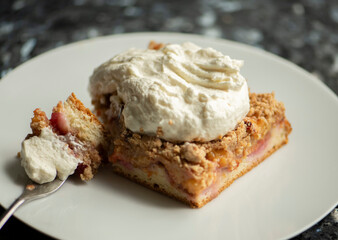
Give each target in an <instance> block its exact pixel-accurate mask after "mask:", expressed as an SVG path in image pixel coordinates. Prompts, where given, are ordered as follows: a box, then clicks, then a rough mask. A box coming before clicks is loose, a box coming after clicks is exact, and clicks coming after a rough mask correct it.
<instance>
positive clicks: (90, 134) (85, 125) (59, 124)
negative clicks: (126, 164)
mask: <svg viewBox="0 0 338 240" xmlns="http://www.w3.org/2000/svg"><path fill="white" fill-rule="evenodd" d="M30 126H31V129H32V134H29V135H28V136H27V137H26V139H25V140H24V141H23V142H22V150H21V152H20V156H21V158H22V161H21V165H22V166H23V167H24V168H25V171H26V173H27V175H28V176H29V178H30V179H32V180H33V181H35V182H37V183H40V184H42V183H46V182H50V181H53V180H54V178H55V177H56V176H57V177H59V178H60V179H61V180H64V179H66V178H67V177H68V176H69V175H71V174H73V173H74V172H76V173H77V174H78V175H79V176H80V178H81V179H82V180H90V179H91V178H93V175H94V174H95V173H96V172H97V170H98V168H99V166H100V165H101V162H102V160H103V159H104V158H105V155H106V152H105V149H106V148H107V135H106V132H105V130H104V127H103V125H102V124H101V123H100V121H99V120H98V119H97V118H96V116H95V115H94V114H93V113H92V112H91V111H90V110H89V109H88V108H86V107H85V106H84V105H83V104H82V102H81V101H80V100H78V99H77V98H76V96H75V94H74V93H72V94H71V95H70V96H69V97H68V99H67V100H66V101H65V102H64V103H63V102H61V101H60V102H59V103H58V104H57V106H55V107H54V108H53V112H52V115H51V118H50V119H48V118H47V116H46V113H45V112H43V111H42V110H40V109H39V108H37V109H35V110H34V116H33V118H32V121H31V124H30Z"/></svg>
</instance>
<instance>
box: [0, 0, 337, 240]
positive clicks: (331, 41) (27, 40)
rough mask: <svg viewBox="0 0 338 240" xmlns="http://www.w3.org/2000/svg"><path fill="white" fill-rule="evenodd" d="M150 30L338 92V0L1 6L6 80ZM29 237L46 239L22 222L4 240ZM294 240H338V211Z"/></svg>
mask: <svg viewBox="0 0 338 240" xmlns="http://www.w3.org/2000/svg"><path fill="white" fill-rule="evenodd" d="M149 31H162V32H182V33H194V34H201V35H206V36H210V37H217V38H223V39H228V40H233V41H237V42H242V43H245V44H248V45H252V46H255V47H258V48H262V49H264V50H266V51H269V52H271V53H274V54H276V55H279V56H281V57H283V58H285V59H288V60H289V61H291V62H293V63H295V64H297V65H298V66H300V67H302V68H304V69H306V70H307V71H309V72H310V73H312V74H314V75H316V76H317V77H318V78H319V79H320V80H321V81H323V82H324V83H325V84H326V85H327V86H328V87H329V88H330V89H331V90H332V91H333V92H335V93H336V94H337V93H338V1H337V0H299V1H291V0H284V1H269V0H238V1H222V0H196V1H193V0H166V1H160V0H157V1H155V0H154V1H153V0H92V1H89V0H45V1H43V0H15V1H10V0H1V1H0V78H2V77H4V76H5V75H6V74H7V73H9V72H10V71H11V70H13V69H14V68H15V67H16V66H18V65H20V64H21V63H23V62H25V61H27V60H29V59H31V58H32V57H34V56H37V55H39V54H41V53H43V52H46V51H48V50H51V49H53V48H56V47H60V46H63V45H65V44H68V43H71V42H76V41H80V40H84V39H89V38H94V37H98V36H104V35H113V34H122V33H127V32H149ZM0 81H1V79H0ZM334 184H336V183H333V185H334ZM328 187H331V186H328ZM1 194H4V193H1ZM3 211H4V209H3V208H2V207H1V208H0V214H1V213H2V212H3ZM22 234H23V235H24V236H25V237H28V236H30V237H32V238H34V239H41V238H43V239H47V236H46V235H43V234H41V233H39V232H37V231H35V230H33V229H31V228H30V227H28V226H26V225H25V224H23V223H21V222H20V221H19V220H17V219H15V218H12V219H10V221H9V222H8V223H7V224H6V226H5V227H4V228H3V229H2V230H1V231H0V239H16V238H18V237H20V236H21V235H22ZM294 239H338V209H337V208H336V209H335V210H333V211H332V212H331V213H330V214H328V215H327V216H326V217H325V218H324V219H323V220H322V221H320V222H319V223H318V224H316V225H315V226H313V227H312V228H310V229H309V230H307V231H305V232H303V233H301V234H300V235H298V236H297V237H295V238H294Z"/></svg>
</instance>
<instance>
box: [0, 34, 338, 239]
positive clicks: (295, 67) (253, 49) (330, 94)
mask: <svg viewBox="0 0 338 240" xmlns="http://www.w3.org/2000/svg"><path fill="white" fill-rule="evenodd" d="M131 35H132V36H135V37H149V36H154V37H156V36H166V35H171V36H177V37H178V38H180V37H184V38H191V39H192V40H193V39H196V38H199V39H203V41H209V42H210V41H214V42H216V43H218V44H230V45H234V46H236V47H238V48H240V49H244V50H245V51H249V52H250V54H251V53H254V54H259V55H264V56H268V57H269V58H272V59H273V60H276V61H277V62H278V63H279V64H283V65H284V66H286V67H287V68H290V69H292V71H296V72H298V73H300V74H302V75H303V76H304V77H305V78H306V79H307V80H310V81H311V82H312V83H314V84H316V85H317V86H319V87H320V88H321V89H322V90H323V91H325V92H326V93H327V94H328V95H327V96H328V97H330V98H331V100H333V101H335V104H336V105H338V96H337V95H336V94H335V93H334V91H333V90H332V89H330V88H329V87H328V86H327V85H326V84H325V83H324V82H323V81H321V80H320V79H319V78H318V77H316V76H315V75H313V74H311V73H310V72H308V71H307V70H305V69H303V68H301V67H300V66H298V65H297V64H295V63H293V62H291V61H290V60H287V59H284V58H282V57H280V56H278V55H275V54H273V53H271V52H268V51H266V50H264V49H261V48H258V47H255V46H251V45H247V44H244V43H240V42H236V41H232V40H228V39H222V38H215V37H209V36H204V35H199V34H190V33H189V34H188V33H175V32H132V33H121V34H114V35H105V36H99V37H95V38H90V39H84V40H81V41H76V42H71V43H67V44H65V45H63V46H59V47H56V48H53V49H49V50H47V51H45V52H43V53H41V54H39V55H37V56H34V57H32V58H30V59H29V60H27V61H25V62H23V63H21V64H19V65H18V66H16V67H15V68H13V69H12V70H11V71H10V72H9V73H7V74H6V75H5V76H3V77H2V78H1V79H0V88H1V86H2V84H3V83H1V82H5V81H6V82H8V81H9V80H6V79H7V78H10V76H11V75H12V74H13V73H15V72H16V71H19V70H20V69H21V68H22V67H24V66H26V65H28V64H31V63H34V62H35V61H39V60H40V59H41V58H42V57H44V56H48V55H50V54H53V53H55V52H57V51H62V50H64V49H67V48H72V47H73V46H75V45H79V44H90V43H92V42H96V41H101V40H107V39H109V40H113V39H117V38H124V37H128V36H131ZM0 204H1V205H2V206H3V207H4V208H5V209H6V208H7V207H8V206H7V207H5V206H4V204H3V203H0ZM337 204H338V200H337V201H336V205H335V206H333V207H331V208H330V209H329V210H327V211H326V212H325V213H323V214H322V215H321V216H319V217H317V219H316V220H314V221H313V222H311V223H309V224H308V225H307V226H306V227H303V228H302V229H300V230H299V231H297V232H295V233H292V234H290V235H288V236H287V238H291V237H294V236H296V235H298V234H299V233H301V232H304V231H305V230H307V229H309V228H310V227H312V226H313V225H315V224H316V223H318V222H319V221H320V220H322V219H323V218H324V217H325V216H327V215H328V214H329V213H330V212H331V211H332V210H333V209H334V208H335V207H336V206H337ZM14 216H15V217H16V218H17V219H18V220H20V221H21V222H24V223H25V224H27V225H28V226H30V227H31V228H33V229H35V230H37V231H39V232H41V233H43V234H46V235H48V236H51V237H53V235H50V234H49V233H47V232H44V231H41V230H40V229H37V228H35V227H34V226H32V225H31V224H30V223H29V222H26V221H24V220H22V219H20V218H19V217H17V216H16V215H15V214H14Z"/></svg>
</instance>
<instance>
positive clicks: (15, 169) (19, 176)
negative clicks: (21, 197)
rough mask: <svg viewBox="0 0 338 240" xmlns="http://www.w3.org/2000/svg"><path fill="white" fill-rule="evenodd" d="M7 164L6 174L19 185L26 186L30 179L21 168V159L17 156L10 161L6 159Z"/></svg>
mask: <svg viewBox="0 0 338 240" xmlns="http://www.w3.org/2000/svg"><path fill="white" fill-rule="evenodd" d="M4 161H5V162H6V165H5V172H6V173H7V175H8V176H9V177H10V178H11V179H12V180H13V182H14V183H15V184H17V185H20V186H24V185H25V184H26V182H27V181H28V177H27V175H26V173H25V170H24V169H23V167H22V166H21V159H20V158H19V157H17V156H13V157H12V158H10V159H4Z"/></svg>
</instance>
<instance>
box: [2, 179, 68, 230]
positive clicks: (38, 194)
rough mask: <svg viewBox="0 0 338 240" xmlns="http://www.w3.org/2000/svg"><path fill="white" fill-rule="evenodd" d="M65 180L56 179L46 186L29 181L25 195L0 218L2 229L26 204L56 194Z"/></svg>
mask: <svg viewBox="0 0 338 240" xmlns="http://www.w3.org/2000/svg"><path fill="white" fill-rule="evenodd" d="M65 181H66V179H65V180H60V179H58V178H55V180H54V181H52V182H49V183H44V184H37V183H35V182H33V181H32V180H28V182H27V183H26V187H25V189H24V191H23V193H22V194H21V195H20V196H19V197H18V198H17V199H16V200H15V201H14V202H13V203H12V205H11V206H10V207H9V208H8V209H7V211H6V212H4V214H3V215H2V216H1V217H0V229H1V228H2V227H3V225H5V223H6V222H7V220H8V219H9V218H10V217H11V216H12V215H13V214H14V212H15V211H16V210H17V209H18V208H19V207H20V206H21V205H22V204H23V203H25V202H28V201H32V200H35V199H38V198H43V197H46V196H48V195H50V194H52V193H54V192H56V191H57V190H58V189H59V188H60V187H61V186H62V185H63V184H64V182H65Z"/></svg>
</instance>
